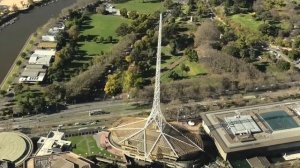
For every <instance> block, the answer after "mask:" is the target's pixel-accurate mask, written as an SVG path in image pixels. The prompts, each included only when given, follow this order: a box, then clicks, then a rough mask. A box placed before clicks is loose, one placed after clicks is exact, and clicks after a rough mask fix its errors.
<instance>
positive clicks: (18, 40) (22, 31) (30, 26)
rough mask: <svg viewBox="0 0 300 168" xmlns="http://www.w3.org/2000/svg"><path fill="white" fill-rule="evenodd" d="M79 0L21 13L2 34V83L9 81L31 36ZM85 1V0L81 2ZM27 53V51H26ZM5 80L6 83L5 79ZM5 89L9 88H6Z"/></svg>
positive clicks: (0, 73) (0, 63)
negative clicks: (8, 77) (14, 65)
mask: <svg viewBox="0 0 300 168" xmlns="http://www.w3.org/2000/svg"><path fill="white" fill-rule="evenodd" d="M77 1H78V0H58V1H57V2H55V3H51V4H49V5H43V6H42V5H41V6H36V7H34V8H33V9H32V10H29V11H28V12H24V13H20V14H19V15H18V17H19V19H18V20H17V21H16V22H15V23H14V24H11V25H8V27H7V28H5V29H3V30H2V31H1V32H0V83H2V84H1V88H3V86H2V85H3V84H4V83H6V81H8V79H7V77H6V76H8V74H7V73H8V72H9V71H12V69H13V68H12V66H13V64H14V63H16V61H18V59H17V56H18V55H19V54H20V53H22V52H21V50H22V49H23V48H24V44H25V43H26V41H27V40H28V38H29V37H30V35H31V34H33V33H34V32H36V30H38V29H40V28H39V27H41V26H42V25H45V23H47V22H48V21H49V19H51V18H53V17H57V16H58V15H59V14H60V13H61V12H62V10H63V9H65V8H68V7H70V6H72V5H73V4H75V3H76V2H77ZM81 1H84V0H81ZM29 41H31V40H29ZM25 51H26V50H25ZM4 78H5V82H4V81H3V79H4ZM5 88H8V87H7V86H5Z"/></svg>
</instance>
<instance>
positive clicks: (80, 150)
mask: <svg viewBox="0 0 300 168" xmlns="http://www.w3.org/2000/svg"><path fill="white" fill-rule="evenodd" d="M67 140H69V141H71V142H72V144H73V145H75V144H76V148H74V149H73V150H72V151H73V152H74V153H76V154H79V155H81V156H91V155H96V154H97V155H102V156H110V155H112V154H110V153H108V152H107V151H106V150H104V149H102V148H99V147H98V146H97V144H96V141H95V140H94V138H93V136H91V135H85V136H74V137H70V138H67Z"/></svg>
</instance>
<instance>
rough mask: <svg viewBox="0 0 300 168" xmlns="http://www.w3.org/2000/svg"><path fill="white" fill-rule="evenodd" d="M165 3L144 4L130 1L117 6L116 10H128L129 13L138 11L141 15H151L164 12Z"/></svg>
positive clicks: (140, 0)
mask: <svg viewBox="0 0 300 168" xmlns="http://www.w3.org/2000/svg"><path fill="white" fill-rule="evenodd" d="M162 2H163V1H152V2H150V1H147V0H145V2H144V3H143V0H129V1H125V2H123V3H118V4H115V6H116V8H118V9H122V8H126V9H127V10H128V11H134V10H135V11H137V12H139V13H145V14H150V13H153V12H155V11H163V10H164V6H163V3H162Z"/></svg>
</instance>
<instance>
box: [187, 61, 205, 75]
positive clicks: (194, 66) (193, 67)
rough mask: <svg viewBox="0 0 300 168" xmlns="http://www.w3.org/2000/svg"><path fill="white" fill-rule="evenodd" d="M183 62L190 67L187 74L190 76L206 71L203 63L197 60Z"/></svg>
mask: <svg viewBox="0 0 300 168" xmlns="http://www.w3.org/2000/svg"><path fill="white" fill-rule="evenodd" d="M183 63H184V64H185V65H186V66H188V67H189V68H190V71H189V72H188V76H190V77H192V76H197V75H201V74H206V73H207V71H206V69H205V68H204V67H203V65H202V64H200V63H198V62H190V61H188V60H186V61H184V62H183Z"/></svg>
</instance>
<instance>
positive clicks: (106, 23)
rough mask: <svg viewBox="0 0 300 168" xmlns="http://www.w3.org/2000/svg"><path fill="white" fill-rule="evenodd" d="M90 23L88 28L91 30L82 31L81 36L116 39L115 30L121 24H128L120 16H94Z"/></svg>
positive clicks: (127, 20) (126, 20) (127, 21)
mask: <svg viewBox="0 0 300 168" xmlns="http://www.w3.org/2000/svg"><path fill="white" fill-rule="evenodd" d="M90 18H91V22H90V24H89V26H92V28H89V29H85V30H83V31H82V34H83V35H97V36H103V37H104V38H105V37H107V36H113V37H116V32H115V31H116V29H117V27H118V26H119V25H120V24H121V23H129V21H130V20H129V19H126V18H124V17H121V16H112V15H101V14H95V15H92V16H91V17H90Z"/></svg>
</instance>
